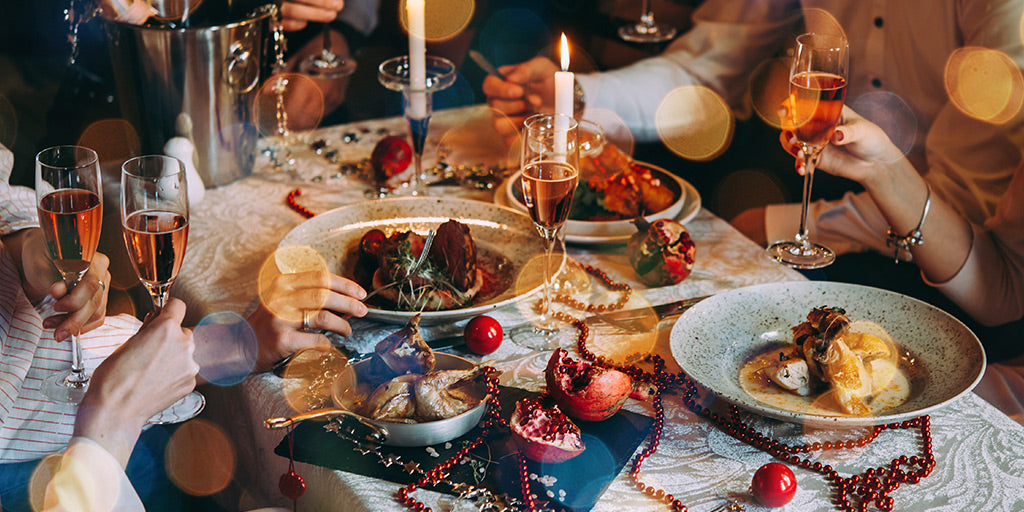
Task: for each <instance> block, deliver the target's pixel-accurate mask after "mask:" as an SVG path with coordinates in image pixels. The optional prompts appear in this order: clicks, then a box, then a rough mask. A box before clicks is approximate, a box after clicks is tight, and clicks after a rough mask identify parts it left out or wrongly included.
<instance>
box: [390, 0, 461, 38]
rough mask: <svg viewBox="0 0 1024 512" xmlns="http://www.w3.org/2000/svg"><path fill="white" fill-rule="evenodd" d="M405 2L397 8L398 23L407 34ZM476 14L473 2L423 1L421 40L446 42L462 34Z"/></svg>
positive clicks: (454, 0)
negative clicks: (422, 32) (423, 32)
mask: <svg viewBox="0 0 1024 512" xmlns="http://www.w3.org/2000/svg"><path fill="white" fill-rule="evenodd" d="M407 4H408V1H407V0H402V1H401V3H400V4H399V6H398V13H399V14H398V18H399V23H401V25H402V29H403V30H405V32H406V33H409V10H408V7H407V6H406V5H407ZM475 12H476V3H475V2H474V0H424V2H423V30H424V31H425V32H426V33H425V34H423V38H424V39H425V40H427V41H430V42H440V41H447V40H449V39H451V38H453V37H455V36H457V35H459V34H461V33H462V31H463V30H465V29H466V27H468V26H469V22H470V21H472V20H473V14H474V13H475Z"/></svg>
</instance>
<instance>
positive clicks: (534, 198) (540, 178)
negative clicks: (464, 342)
mask: <svg viewBox="0 0 1024 512" xmlns="http://www.w3.org/2000/svg"><path fill="white" fill-rule="evenodd" d="M556 121H557V122H556ZM559 130H562V131H563V132H565V133H564V134H558V136H556V132H557V131H559ZM561 135H565V137H564V138H563V137H562V136H561ZM563 141H564V142H563ZM522 144H523V148H522V158H521V166H522V177H521V182H522V187H523V199H524V203H526V208H527V210H528V211H529V212H530V217H531V218H532V219H533V224H534V226H535V227H536V228H537V231H538V232H539V233H540V235H541V236H542V237H543V238H544V248H545V254H544V259H543V267H544V282H543V297H542V299H541V304H540V311H538V317H537V318H536V319H534V325H535V328H534V329H530V331H532V332H512V333H510V337H511V338H512V340H513V341H515V342H516V343H518V344H520V345H523V346H526V347H528V348H533V349H537V350H546V349H551V348H555V347H557V345H558V344H557V340H555V339H553V335H554V334H556V333H557V332H558V329H559V325H558V321H557V320H556V319H555V318H554V317H553V316H552V315H551V294H552V290H551V288H552V276H553V272H552V270H553V269H552V268H551V267H552V252H553V249H554V246H555V242H556V241H557V239H558V232H559V230H560V229H561V227H562V225H563V224H565V220H566V219H567V218H568V216H569V210H570V209H572V198H573V194H575V192H576V184H577V182H578V181H579V129H578V125H577V124H576V121H575V120H574V119H572V118H569V117H567V116H564V115H559V114H537V115H534V116H532V117H530V118H528V119H527V120H526V122H525V129H524V134H523V142H522ZM538 335H539V336H538ZM538 338H539V340H538Z"/></svg>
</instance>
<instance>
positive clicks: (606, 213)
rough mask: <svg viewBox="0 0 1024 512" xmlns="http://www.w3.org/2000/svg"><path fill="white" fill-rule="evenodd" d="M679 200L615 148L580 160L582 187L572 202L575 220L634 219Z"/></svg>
mask: <svg viewBox="0 0 1024 512" xmlns="http://www.w3.org/2000/svg"><path fill="white" fill-rule="evenodd" d="M676 199H677V196H676V193H675V192H674V191H673V190H672V189H670V188H668V187H667V186H666V184H665V183H663V182H662V180H661V178H660V177H658V176H657V175H656V174H655V173H654V172H653V171H651V170H650V169H648V168H646V167H644V166H642V165H638V164H637V163H636V162H634V161H633V159H632V158H630V157H629V155H627V154H625V153H623V152H622V150H620V149H619V148H618V147H616V146H615V145H614V144H605V146H604V149H603V150H602V151H601V154H599V155H597V156H596V157H587V158H583V159H581V160H580V184H579V186H578V188H577V191H576V199H574V201H573V212H572V213H570V215H569V218H570V219H574V220H621V219H634V218H636V217H637V216H638V215H640V214H641V213H643V215H649V214H652V213H655V212H660V211H662V210H664V209H666V208H668V207H669V206H670V205H671V204H672V203H673V202H675V201H676Z"/></svg>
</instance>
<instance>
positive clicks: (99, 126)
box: [78, 119, 142, 171]
mask: <svg viewBox="0 0 1024 512" xmlns="http://www.w3.org/2000/svg"><path fill="white" fill-rule="evenodd" d="M78 145H79V146H85V147H87V148H92V149H93V150H94V151H96V156H98V157H99V159H100V162H101V163H115V165H117V166H118V171H120V164H121V163H122V162H124V161H125V160H127V159H129V158H132V157H136V156H139V155H140V154H141V151H142V143H141V142H139V134H138V132H136V131H135V127H133V126H132V124H131V123H129V122H128V121H126V120H124V119H101V120H99V121H96V122H94V123H92V124H90V125H89V126H87V127H86V128H85V130H83V131H82V135H80V136H79V137H78Z"/></svg>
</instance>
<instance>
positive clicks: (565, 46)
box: [562, 32, 569, 71]
mask: <svg viewBox="0 0 1024 512" xmlns="http://www.w3.org/2000/svg"><path fill="white" fill-rule="evenodd" d="M562 71H569V40H568V39H566V38H565V32H562Z"/></svg>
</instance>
